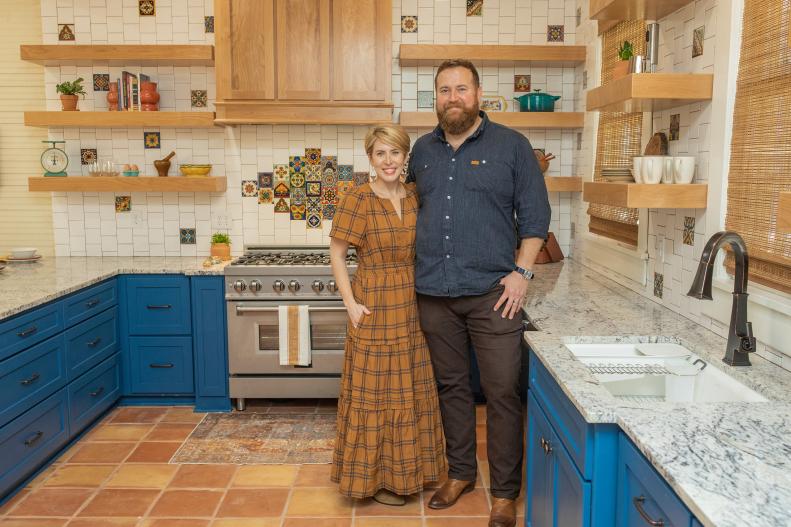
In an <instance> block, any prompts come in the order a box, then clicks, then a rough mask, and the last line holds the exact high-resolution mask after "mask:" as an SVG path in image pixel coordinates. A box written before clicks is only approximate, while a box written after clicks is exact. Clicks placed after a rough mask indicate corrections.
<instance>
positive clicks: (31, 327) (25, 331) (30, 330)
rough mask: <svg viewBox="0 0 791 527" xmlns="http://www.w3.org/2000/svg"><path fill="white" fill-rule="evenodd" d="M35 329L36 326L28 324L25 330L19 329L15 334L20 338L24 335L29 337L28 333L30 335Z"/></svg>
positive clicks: (36, 329)
mask: <svg viewBox="0 0 791 527" xmlns="http://www.w3.org/2000/svg"><path fill="white" fill-rule="evenodd" d="M36 331H38V328H37V327H36V326H30V327H29V328H27V329H26V330H24V331H20V332H19V333H17V334H16V336H17V337H20V338H25V337H29V336H30V335H32V334H33V333H35V332H36Z"/></svg>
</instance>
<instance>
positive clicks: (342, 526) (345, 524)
mask: <svg viewBox="0 0 791 527" xmlns="http://www.w3.org/2000/svg"><path fill="white" fill-rule="evenodd" d="M319 525H320V526H321V527H351V525H352V519H351V518H286V521H284V522H283V527H317V526H319ZM355 525H362V524H361V523H360V520H359V519H358V520H357V521H356V523H355ZM390 525H392V524H390ZM382 527H385V526H382ZM393 527H395V526H393Z"/></svg>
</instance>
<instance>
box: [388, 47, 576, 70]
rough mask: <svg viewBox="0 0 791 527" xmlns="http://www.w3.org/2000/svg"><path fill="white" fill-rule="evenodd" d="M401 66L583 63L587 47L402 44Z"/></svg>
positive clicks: (399, 57) (400, 52) (400, 51)
mask: <svg viewBox="0 0 791 527" xmlns="http://www.w3.org/2000/svg"><path fill="white" fill-rule="evenodd" d="M398 55H399V56H398V60H399V63H400V64H401V65H402V66H416V65H418V64H433V65H437V64H439V63H441V62H442V61H444V60H447V59H451V58H455V57H464V58H465V59H467V60H471V61H473V62H484V63H494V62H533V63H536V62H537V63H556V64H558V65H562V64H579V63H582V62H585V46H539V45H524V46H512V45H486V44H483V45H468V44H401V47H400V50H399V54H398Z"/></svg>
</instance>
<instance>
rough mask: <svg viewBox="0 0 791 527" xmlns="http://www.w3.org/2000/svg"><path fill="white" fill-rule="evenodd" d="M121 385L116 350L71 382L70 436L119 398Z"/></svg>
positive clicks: (69, 392) (69, 389)
mask: <svg viewBox="0 0 791 527" xmlns="http://www.w3.org/2000/svg"><path fill="white" fill-rule="evenodd" d="M120 386H121V374H120V361H119V359H118V354H117V353H116V354H114V355H113V356H111V357H110V358H109V359H107V360H105V361H104V362H102V363H101V364H99V365H98V366H96V367H94V368H92V369H91V370H90V371H89V372H88V373H86V374H85V375H83V376H82V377H80V378H79V379H77V380H76V381H74V382H72V383H70V384H69V387H68V394H69V435H70V437H74V436H75V435H77V434H78V433H79V432H80V431H82V429H83V428H85V427H86V426H88V425H89V424H90V423H91V422H92V421H93V420H94V419H96V418H97V417H98V416H99V415H101V413H102V412H104V411H105V410H106V409H107V408H109V407H110V406H112V404H113V403H115V401H117V400H118V397H119V395H120V393H121V389H120Z"/></svg>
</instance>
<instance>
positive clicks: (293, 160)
mask: <svg viewBox="0 0 791 527" xmlns="http://www.w3.org/2000/svg"><path fill="white" fill-rule="evenodd" d="M306 164H307V163H305V161H304V160H303V159H302V157H301V156H289V157H288V172H289V174H292V175H293V174H298V173H300V172H302V169H303V168H304V167H305V165H306ZM297 186H299V185H297Z"/></svg>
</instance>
